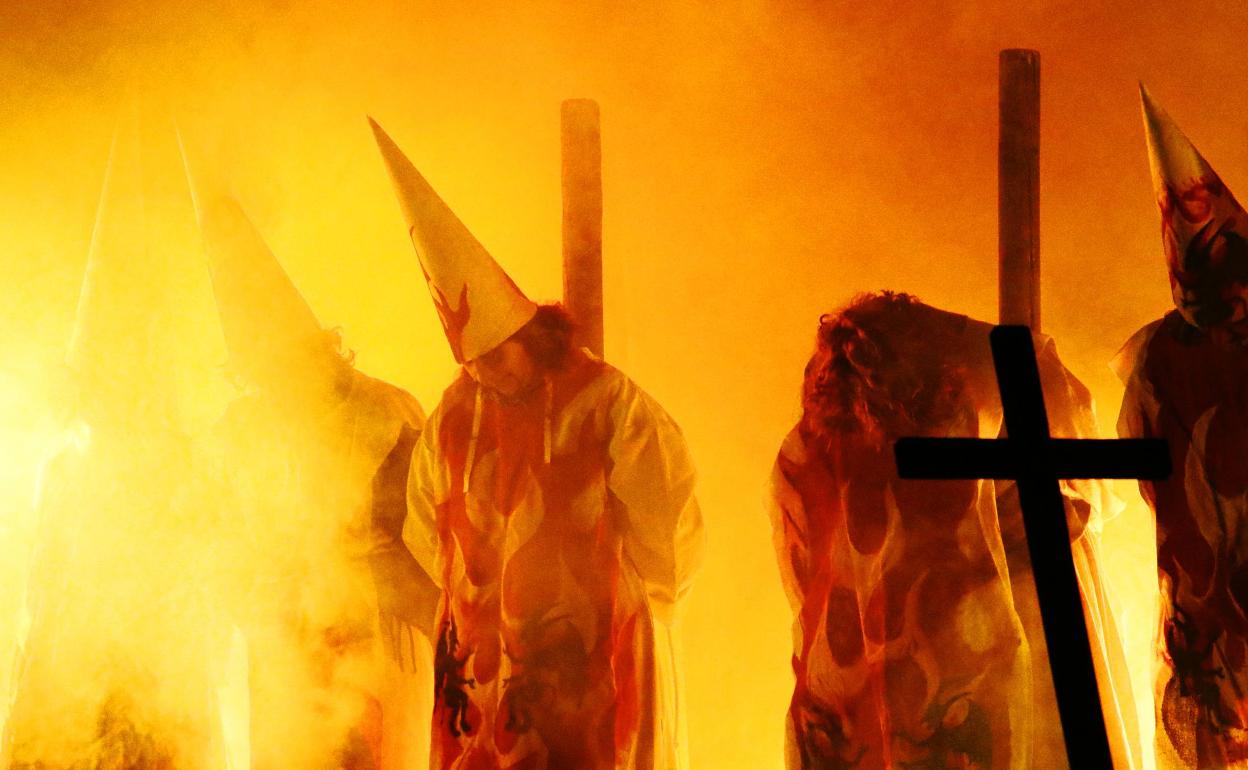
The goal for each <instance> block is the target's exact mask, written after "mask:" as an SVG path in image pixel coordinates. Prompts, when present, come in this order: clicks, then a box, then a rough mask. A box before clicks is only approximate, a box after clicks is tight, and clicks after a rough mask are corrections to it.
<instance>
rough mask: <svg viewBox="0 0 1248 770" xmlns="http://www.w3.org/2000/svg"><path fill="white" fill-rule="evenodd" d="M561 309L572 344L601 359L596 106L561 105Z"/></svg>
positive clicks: (582, 101)
mask: <svg viewBox="0 0 1248 770" xmlns="http://www.w3.org/2000/svg"><path fill="white" fill-rule="evenodd" d="M561 112H562V115H561V118H562V119H561V129H562V130H561V135H562V145H563V163H562V166H563V304H564V306H565V307H566V308H567V309H568V312H569V313H571V315H572V320H573V321H574V322H575V323H576V324H577V336H576V343H577V344H578V345H581V346H584V347H587V348H589V349H590V350H592V351H594V353H595V354H596V355H598V356H602V355H603V339H602V337H603V333H602V139H601V133H600V131H599V125H598V103H597V102H595V101H593V100H592V99H568V100H566V101H564V103H563V109H562V111H561Z"/></svg>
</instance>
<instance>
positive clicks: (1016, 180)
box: [997, 49, 1040, 332]
mask: <svg viewBox="0 0 1248 770" xmlns="http://www.w3.org/2000/svg"><path fill="white" fill-rule="evenodd" d="M1000 88H1001V91H1000V105H1001V116H1000V120H1001V122H1000V138H999V144H998V147H997V150H998V155H997V163H998V165H997V238H998V241H997V247H998V254H999V257H1000V269H999V271H998V273H997V281H998V296H999V299H1000V305H999V308H998V314H999V317H1000V322H1001V323H1002V324H1013V325H1018V326H1028V327H1030V328H1031V330H1032V332H1039V331H1040V53H1039V52H1038V51H1029V50H1025V49H1008V50H1005V51H1002V52H1001V74H1000Z"/></svg>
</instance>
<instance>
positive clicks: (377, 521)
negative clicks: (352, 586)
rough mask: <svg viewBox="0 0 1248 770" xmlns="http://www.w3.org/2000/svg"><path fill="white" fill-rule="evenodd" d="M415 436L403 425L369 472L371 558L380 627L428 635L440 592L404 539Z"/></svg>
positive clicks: (412, 427)
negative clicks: (409, 629)
mask: <svg viewBox="0 0 1248 770" xmlns="http://www.w3.org/2000/svg"><path fill="white" fill-rule="evenodd" d="M418 436H419V433H418V431H417V429H416V428H415V427H414V426H412V425H404V426H403V428H402V430H401V431H400V433H399V437H398V440H397V441H396V442H395V444H394V447H393V448H392V449H391V450H390V453H389V454H388V455H387V456H386V459H385V460H384V461H382V463H381V466H380V467H379V468H378V469H377V473H376V475H375V476H374V477H373V493H372V511H371V532H372V538H371V540H372V547H371V548H370V550H369V563H370V566H371V567H372V571H373V581H374V583H375V584H376V586H377V601H378V606H379V609H380V611H381V616H382V624H383V627H388V626H389V625H391V624H393V623H394V622H395V621H396V620H397V621H401V622H402V623H405V624H407V625H409V626H412V627H414V628H416V629H417V630H419V631H420V632H421V633H423V634H424V635H425V637H426V638H432V636H433V615H434V612H435V611H436V610H437V604H438V596H439V593H440V592H439V591H438V587H437V586H436V585H435V584H434V582H433V580H432V579H431V578H430V577H429V575H428V574H427V573H426V572H425V570H424V569H422V568H421V566H420V565H419V564H418V563H417V562H416V559H415V558H413V556H412V554H411V552H410V551H408V550H407V546H406V545H404V543H403V524H404V519H405V518H406V517H407V494H406V492H407V485H408V471H409V468H410V465H411V458H412V450H413V449H414V448H415V446H416V441H417V438H418Z"/></svg>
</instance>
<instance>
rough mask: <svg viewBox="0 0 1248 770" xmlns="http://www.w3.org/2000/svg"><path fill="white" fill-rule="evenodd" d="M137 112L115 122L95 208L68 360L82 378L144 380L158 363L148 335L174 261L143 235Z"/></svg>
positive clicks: (163, 317)
mask: <svg viewBox="0 0 1248 770" xmlns="http://www.w3.org/2000/svg"><path fill="white" fill-rule="evenodd" d="M139 122H140V116H139V110H138V107H137V105H132V106H131V108H130V109H129V110H128V111H127V114H126V115H125V116H124V117H123V119H122V120H121V121H120V122H119V125H118V129H117V130H116V132H115V133H114V136H113V142H112V147H111V149H110V150H109V157H108V167H107V170H106V171H105V174H104V185H103V189H102V191H101V193H100V203H99V207H98V209H97V211H96V220H95V227H94V229H93V231H92V233H91V246H90V250H89V251H88V253H87V264H86V269H85V271H84V275H83V279H82V288H81V290H80V293H79V296H78V307H77V312H76V315H75V318H74V327H73V330H72V332H71V334H70V341H69V350H68V353H67V355H66V362H67V363H68V364H69V366H70V368H71V369H72V370H74V371H75V372H76V373H77V375H78V376H79V377H81V378H84V379H85V380H96V381H98V378H100V377H103V378H106V379H112V378H115V377H119V376H124V377H125V378H126V379H133V380H134V381H135V382H136V383H137V382H138V381H140V380H143V381H146V379H147V378H149V377H150V376H152V375H155V374H156V372H158V371H159V370H160V369H161V367H162V364H161V362H159V361H155V360H153V358H154V356H155V353H154V352H153V349H152V348H153V345H152V343H153V338H154V337H156V336H159V334H160V333H161V330H162V328H163V327H164V326H165V325H166V322H167V320H168V319H167V316H168V311H169V303H170V299H169V297H168V296H167V295H168V293H169V292H168V291H167V289H168V284H169V279H170V276H171V265H170V260H169V257H168V254H167V253H166V252H165V251H164V250H163V249H160V248H154V245H153V244H152V243H151V241H150V239H148V238H147V237H146V230H147V219H148V212H147V210H146V206H145V201H144V152H143V147H142V144H143V143H142V137H141V133H140V129H139Z"/></svg>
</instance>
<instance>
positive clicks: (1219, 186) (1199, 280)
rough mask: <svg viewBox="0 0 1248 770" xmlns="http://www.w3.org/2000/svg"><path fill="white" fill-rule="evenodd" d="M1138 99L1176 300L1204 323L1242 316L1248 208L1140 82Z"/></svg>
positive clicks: (1186, 314)
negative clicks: (1241, 297) (1247, 208)
mask: <svg viewBox="0 0 1248 770" xmlns="http://www.w3.org/2000/svg"><path fill="white" fill-rule="evenodd" d="M1140 99H1141V103H1142V107H1143V112H1144V131H1145V135H1146V138H1147V141H1148V159H1149V166H1150V169H1151V171H1152V178H1153V189H1154V190H1155V192H1156V195H1157V206H1158V208H1159V209H1160V211H1161V232H1162V244H1163V246H1164V248H1165V254H1166V263H1167V266H1168V267H1169V270H1170V284H1171V290H1172V293H1173V295H1174V301H1175V306H1176V307H1177V308H1178V310H1179V312H1180V313H1182V314H1183V316H1184V317H1185V318H1187V320H1188V321H1189V322H1190V323H1192V324H1193V325H1195V326H1198V327H1202V328H1203V327H1205V326H1208V325H1210V324H1211V323H1221V322H1222V321H1224V320H1227V319H1233V320H1242V318H1243V317H1244V313H1243V309H1242V307H1240V309H1239V310H1238V311H1237V310H1236V307H1237V306H1242V300H1236V295H1237V294H1238V293H1239V289H1238V288H1236V287H1237V285H1238V286H1240V287H1242V283H1241V282H1242V281H1243V276H1244V272H1243V271H1244V269H1245V268H1248V264H1240V263H1241V262H1243V261H1244V260H1245V259H1248V250H1245V248H1243V247H1244V246H1245V239H1248V214H1245V212H1244V209H1243V208H1242V207H1241V206H1240V205H1239V202H1238V201H1236V200H1235V196H1234V195H1232V194H1231V191H1230V190H1229V189H1227V187H1226V185H1225V184H1224V183H1223V182H1222V179H1221V178H1220V177H1219V176H1218V174H1217V172H1215V171H1214V170H1213V167H1211V166H1210V165H1209V163H1208V162H1207V161H1206V160H1205V159H1204V157H1203V156H1202V155H1201V154H1200V152H1199V151H1198V150H1197V149H1196V147H1195V146H1194V145H1193V144H1192V143H1191V141H1189V140H1188V138H1187V137H1186V136H1184V134H1183V132H1182V131H1181V130H1180V129H1179V127H1178V126H1177V125H1176V124H1175V122H1174V121H1173V120H1171V119H1170V116H1169V115H1167V114H1166V112H1165V110H1163V109H1162V108H1161V107H1160V106H1159V105H1158V104H1157V102H1156V101H1155V100H1154V99H1153V97H1152V95H1151V94H1150V93H1149V92H1148V90H1147V89H1146V88H1144V86H1143V85H1141V86H1140Z"/></svg>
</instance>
